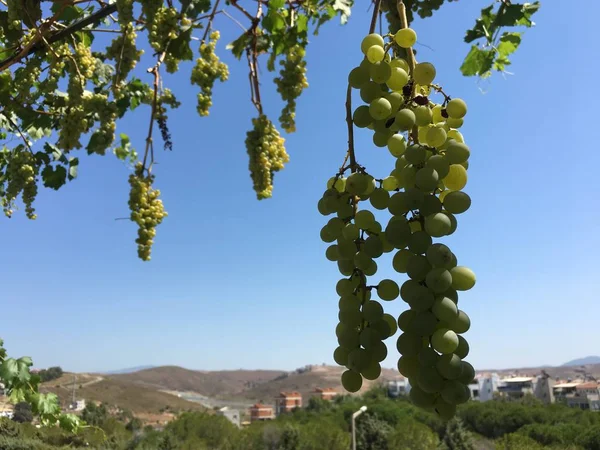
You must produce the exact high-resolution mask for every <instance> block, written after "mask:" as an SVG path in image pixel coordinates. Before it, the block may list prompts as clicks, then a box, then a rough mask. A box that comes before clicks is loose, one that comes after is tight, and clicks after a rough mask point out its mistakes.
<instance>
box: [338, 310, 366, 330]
mask: <svg viewBox="0 0 600 450" xmlns="http://www.w3.org/2000/svg"><path fill="white" fill-rule="evenodd" d="M338 318H339V320H340V322H342V323H343V324H344V325H346V326H349V327H357V326H359V325H360V324H361V323H362V314H361V312H360V311H355V310H351V309H346V310H344V311H340V312H339V313H338Z"/></svg>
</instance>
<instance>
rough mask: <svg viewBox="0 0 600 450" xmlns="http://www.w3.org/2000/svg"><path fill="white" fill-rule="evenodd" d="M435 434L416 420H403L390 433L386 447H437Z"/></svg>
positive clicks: (412, 449)
mask: <svg viewBox="0 0 600 450" xmlns="http://www.w3.org/2000/svg"><path fill="white" fill-rule="evenodd" d="M438 444H439V439H438V437H437V434H436V433H435V432H434V431H433V430H432V429H431V428H429V427H428V426H427V425H424V424H422V423H419V422H417V421H416V420H403V421H402V422H400V423H399V424H398V425H397V426H396V428H394V430H393V431H392V432H391V433H390V436H389V439H388V447H389V448H390V449H403V450H429V449H432V448H437V446H438Z"/></svg>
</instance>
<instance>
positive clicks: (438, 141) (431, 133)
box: [425, 127, 447, 147]
mask: <svg viewBox="0 0 600 450" xmlns="http://www.w3.org/2000/svg"><path fill="white" fill-rule="evenodd" d="M446 137H447V136H446V130H444V129H443V128H441V127H431V128H429V130H427V134H426V135H425V141H426V142H427V145H429V146H430V147H441V146H442V145H444V142H446Z"/></svg>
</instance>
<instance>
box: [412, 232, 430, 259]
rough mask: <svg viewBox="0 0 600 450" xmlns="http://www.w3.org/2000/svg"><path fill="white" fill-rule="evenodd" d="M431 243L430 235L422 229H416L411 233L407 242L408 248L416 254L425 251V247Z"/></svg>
mask: <svg viewBox="0 0 600 450" xmlns="http://www.w3.org/2000/svg"><path fill="white" fill-rule="evenodd" d="M430 245H431V236H429V235H428V234H427V233H425V232H424V231H417V232H416V233H413V234H412V236H411V237H410V241H409V242H408V249H409V250H410V251H411V252H413V253H417V254H422V253H425V252H426V251H427V248H429V246H430Z"/></svg>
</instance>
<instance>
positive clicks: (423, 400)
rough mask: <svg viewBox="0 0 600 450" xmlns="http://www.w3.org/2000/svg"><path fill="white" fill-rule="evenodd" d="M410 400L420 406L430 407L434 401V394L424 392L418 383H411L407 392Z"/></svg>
mask: <svg viewBox="0 0 600 450" xmlns="http://www.w3.org/2000/svg"><path fill="white" fill-rule="evenodd" d="M408 396H409V398H410V401H411V402H413V404H414V405H416V406H418V407H420V408H430V407H432V406H433V405H434V404H435V402H436V395H435V394H430V393H428V392H425V391H424V390H423V389H421V388H420V387H419V386H418V385H415V384H412V383H411V389H410V392H409V394H408Z"/></svg>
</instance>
